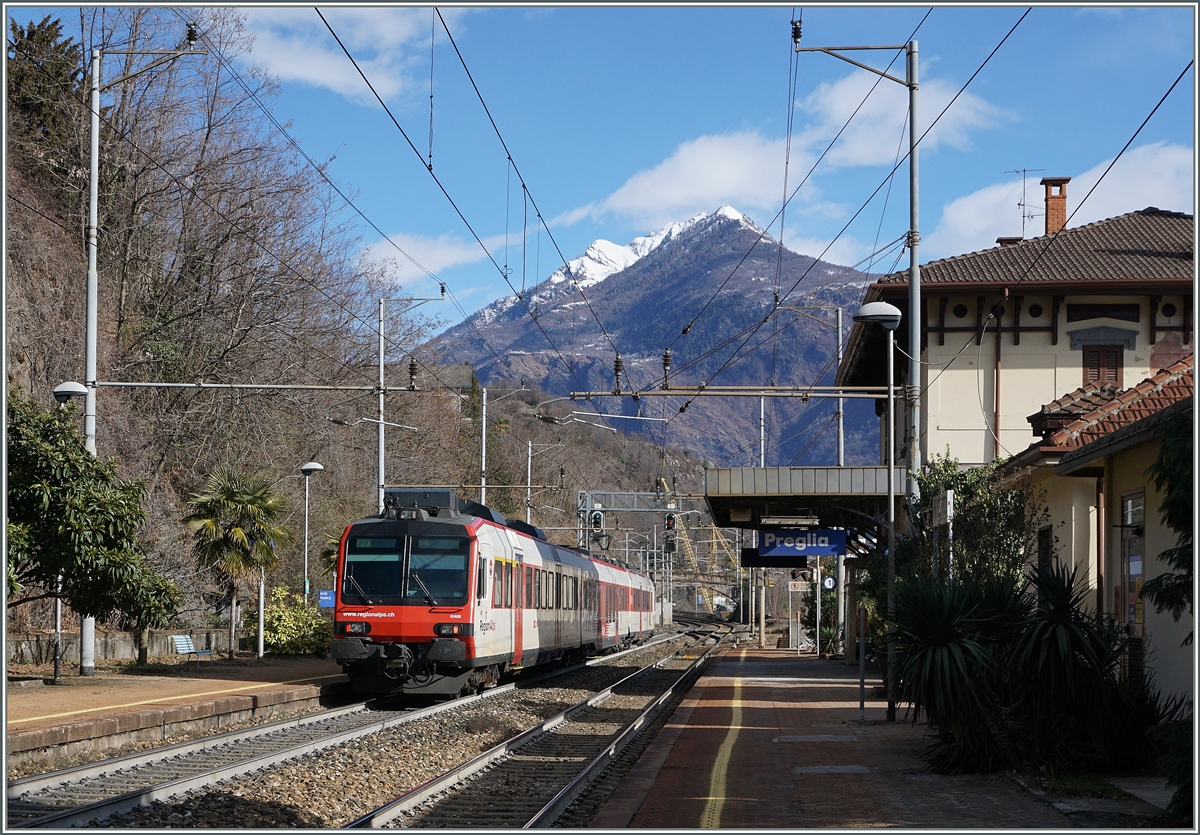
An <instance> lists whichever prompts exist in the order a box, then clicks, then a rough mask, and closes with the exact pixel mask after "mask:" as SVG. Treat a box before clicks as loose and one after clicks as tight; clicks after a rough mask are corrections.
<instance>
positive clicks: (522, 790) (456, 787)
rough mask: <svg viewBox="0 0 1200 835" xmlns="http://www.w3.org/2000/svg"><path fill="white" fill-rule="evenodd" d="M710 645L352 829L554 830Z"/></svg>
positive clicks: (693, 673)
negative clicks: (522, 828)
mask: <svg viewBox="0 0 1200 835" xmlns="http://www.w3.org/2000/svg"><path fill="white" fill-rule="evenodd" d="M725 634H728V632H727V631H726V632H725ZM718 643H719V641H718ZM711 650H712V647H708V648H706V649H703V650H700V651H698V652H696V653H694V654H688V655H681V654H680V653H676V654H673V655H672V656H669V657H668V658H665V659H662V660H660V661H657V662H655V663H654V664H652V665H650V666H648V667H645V668H643V669H641V670H638V671H637V672H635V673H633V674H632V675H630V676H628V677H626V678H624V679H622V680H621V681H619V682H617V683H616V684H614V685H612V686H610V687H608V688H605V689H604V690H602V691H600V692H598V693H596V694H595V695H593V696H590V697H589V698H587V699H585V700H583V701H581V702H579V703H577V704H575V705H573V706H571V707H569V708H567V709H566V710H564V711H562V712H560V713H558V714H557V715H555V716H552V717H550V718H549V719H546V720H545V721H543V722H541V723H540V724H538V725H536V726H534V727H532V728H529V729H528V730H525V731H523V732H522V733H520V734H517V735H516V736H514V737H512V738H511V739H508V740H506V741H505V742H503V743H501V744H499V745H497V746H495V747H494V748H492V749H490V750H488V751H485V752H484V753H482V754H480V755H479V756H478V757H475V758H474V759H472V760H470V761H469V762H467V763H464V764H463V765H461V766H459V767H457V768H454V769H451V770H450V771H448V772H446V773H445V774H443V775H441V776H439V777H437V778H435V779H433V780H430V781H429V782H427V783H425V784H424V785H422V786H419V787H418V788H416V789H414V790H413V791H411V792H409V793H407V794H405V795H404V796H402V797H400V798H397V799H396V800H394V801H392V802H391V803H388V804H386V805H384V806H382V807H380V808H378V809H375V810H374V811H372V812H371V813H369V814H367V815H364V816H362V817H360V818H358V819H356V820H354V821H352V822H351V823H350V824H348V826H347V828H352V829H368V828H371V829H373V828H382V827H405V828H409V827H411V828H455V829H480V828H493V827H495V828H500V827H503V828H509V827H524V828H533V827H549V826H551V825H553V824H554V822H555V821H556V820H558V819H559V818H560V817H561V816H562V815H563V814H564V813H565V812H567V811H568V809H569V808H570V807H571V806H572V804H573V803H575V802H576V800H577V799H578V798H580V797H581V796H582V795H584V794H585V793H586V792H587V791H588V789H589V786H590V785H591V784H592V783H593V781H595V780H596V779H597V778H598V777H599V776H600V775H602V774H603V773H604V772H605V770H606V769H608V768H609V767H610V766H611V765H612V764H613V763H614V762H616V761H618V760H619V759H620V758H621V757H622V754H623V753H624V752H625V751H626V750H627V749H628V748H629V747H630V746H631V743H632V742H633V741H634V740H635V739H636V738H637V737H638V735H639V733H640V732H642V731H644V730H646V729H647V728H648V727H650V726H651V725H653V724H655V720H656V719H661V716H660V714H663V713H666V711H663V710H662V708H663V707H664V705H666V704H667V703H669V702H671V701H672V700H673V699H676V698H677V697H678V696H679V695H680V694H681V693H682V692H686V690H687V689H688V688H689V687H690V686H691V683H692V681H694V679H695V677H697V676H698V675H699V673H700V671H701V670H702V669H703V666H704V664H705V663H707V661H708V658H709V657H710V653H711ZM658 724H661V721H660V722H659V723H658ZM626 759H629V758H628V757H626ZM615 784H616V781H611V785H612V786H615Z"/></svg>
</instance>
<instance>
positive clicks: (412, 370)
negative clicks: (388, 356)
mask: <svg viewBox="0 0 1200 835" xmlns="http://www.w3.org/2000/svg"><path fill="white" fill-rule="evenodd" d="M408 390H409V391H416V390H417V358H416V357H411V358H410V359H409V361H408Z"/></svg>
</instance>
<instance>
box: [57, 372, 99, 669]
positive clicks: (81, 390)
mask: <svg viewBox="0 0 1200 835" xmlns="http://www.w3.org/2000/svg"><path fill="white" fill-rule="evenodd" d="M87 394H88V389H87V386H85V385H83V384H81V383H76V382H74V381H68V382H66V383H62V384H61V385H59V386H57V387H56V388H55V389H54V399H55V400H57V401H58V405H59V406H60V407H65V406H66V405H67V403H69V402H70V401H71V398H73V397H87ZM95 623H96V622H95V621H94V620H93V621H91V626H92V628H93V629H94V628H95ZM86 625H88V621H87V620H86V619H85V620H83V621H81V622H80V647H82V646H83V635H82V630H83V627H84V626H86ZM91 637H92V638H94V637H95V632H94V631H93V632H92V633H91ZM81 651H82V650H81ZM81 660H82V659H81ZM80 669H81V670H82V669H83V665H82V664H80ZM94 669H95V667H94V666H93V670H94ZM61 670H62V572H59V575H58V579H57V580H56V581H55V584H54V680H55V681H58V679H59V676H60V675H61ZM81 674H82V673H81Z"/></svg>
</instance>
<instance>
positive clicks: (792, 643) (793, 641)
mask: <svg viewBox="0 0 1200 835" xmlns="http://www.w3.org/2000/svg"><path fill="white" fill-rule="evenodd" d="M794 633H795V630H794V629H793V628H792V587H791V586H788V647H789V648H790V647H795V648H796V654H797V655H799V654H800V642H799V641H797V640H796V636H795V634H794Z"/></svg>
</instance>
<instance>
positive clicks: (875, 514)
mask: <svg viewBox="0 0 1200 835" xmlns="http://www.w3.org/2000/svg"><path fill="white" fill-rule="evenodd" d="M893 478H894V482H893V489H894V495H895V498H896V501H897V502H900V501H901V500H902V499H903V492H904V484H905V474H904V470H903V468H900V467H897V468H895V469H894V470H893ZM704 498H705V501H706V502H707V503H708V508H709V512H710V514H711V515H712V519H713V524H714V525H716V526H717V527H719V528H744V529H747V530H759V529H761V528H763V527H768V528H770V527H795V528H805V527H815V528H845V529H847V530H849V531H851V532H852V533H853V532H859V531H861V532H863V533H864V534H867V535H868V536H869V537H870V538H871V539H874V538H875V537H876V536H878V535H879V534H880V533H881V532H882V530H883V526H884V525H885V524H886V521H887V499H888V484H887V467H885V466H878V467H733V468H727V469H710V470H706V471H705V473H704Z"/></svg>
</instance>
